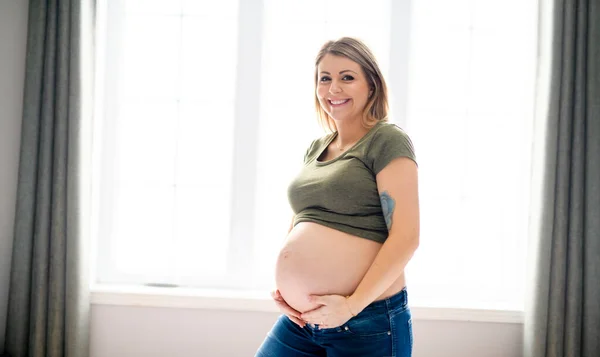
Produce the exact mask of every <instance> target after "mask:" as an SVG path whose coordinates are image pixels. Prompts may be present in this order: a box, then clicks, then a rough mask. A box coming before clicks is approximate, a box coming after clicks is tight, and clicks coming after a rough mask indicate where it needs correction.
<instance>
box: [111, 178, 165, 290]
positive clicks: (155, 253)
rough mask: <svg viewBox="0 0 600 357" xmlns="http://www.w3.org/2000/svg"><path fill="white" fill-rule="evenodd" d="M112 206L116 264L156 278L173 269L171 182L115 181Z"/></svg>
mask: <svg viewBox="0 0 600 357" xmlns="http://www.w3.org/2000/svg"><path fill="white" fill-rule="evenodd" d="M113 187H114V190H115V195H114V197H113V200H114V202H113V207H112V210H111V212H110V213H111V219H110V220H109V222H111V223H112V225H111V228H112V229H111V231H112V234H111V236H110V237H108V238H109V241H110V242H112V246H113V249H114V258H115V262H114V264H115V268H116V270H117V271H118V272H120V273H122V274H126V275H136V276H139V277H140V280H141V281H142V282H156V281H157V280H159V279H160V278H161V277H163V278H164V277H167V276H168V275H169V273H170V266H169V262H170V258H171V254H172V241H173V208H174V206H173V202H174V196H173V194H174V192H173V187H172V186H165V185H160V186H159V185H152V184H143V183H140V182H134V183H125V182H114V183H113Z"/></svg>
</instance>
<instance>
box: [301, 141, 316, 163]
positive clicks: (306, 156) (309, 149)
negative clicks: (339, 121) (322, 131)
mask: <svg viewBox="0 0 600 357" xmlns="http://www.w3.org/2000/svg"><path fill="white" fill-rule="evenodd" d="M316 141H317V140H313V141H312V142H311V143H310V146H309V147H308V148H307V149H306V153H304V164H306V163H307V162H308V161H309V159H310V157H311V154H312V152H313V148H314V146H315V142H316Z"/></svg>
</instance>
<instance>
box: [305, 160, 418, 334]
mask: <svg viewBox="0 0 600 357" xmlns="http://www.w3.org/2000/svg"><path fill="white" fill-rule="evenodd" d="M376 180H377V188H378V191H379V197H380V199H381V205H382V208H383V214H384V217H385V221H386V224H387V227H388V231H389V234H388V238H387V240H386V241H385V243H383V246H382V247H381V249H380V250H379V252H378V253H377V256H376V257H375V260H374V261H373V263H371V266H370V267H369V269H368V270H367V273H366V274H365V276H364V277H363V278H362V280H361V282H360V283H359V284H358V287H357V288H356V290H355V291H354V293H353V294H352V295H351V296H349V297H348V298H346V297H344V296H340V295H321V296H314V295H313V296H310V297H309V301H311V302H314V303H316V304H318V305H319V307H317V308H315V309H314V310H311V311H308V312H305V313H303V314H302V315H301V318H302V319H303V320H304V321H306V322H308V323H316V324H319V325H320V326H322V327H335V326H339V325H340V324H342V323H344V322H346V321H348V320H349V319H350V318H351V317H352V315H358V313H359V312H360V311H362V310H363V309H364V308H365V307H366V306H367V305H369V304H370V303H371V302H373V301H375V299H377V297H379V296H380V295H381V294H383V292H384V291H386V290H387V289H388V288H389V287H390V286H391V285H392V283H393V282H394V281H396V280H397V279H398V278H399V277H400V275H401V274H402V272H403V271H404V267H405V266H406V264H407V263H408V261H409V260H410V258H411V257H412V255H413V253H414V252H415V250H416V249H417V247H418V246H419V194H418V182H417V181H418V177H417V164H416V163H415V162H414V161H412V160H411V159H409V158H405V157H401V158H397V159H394V160H392V162H390V163H389V164H388V165H387V166H386V167H385V168H384V169H382V170H381V171H380V172H379V173H378V174H377V177H376Z"/></svg>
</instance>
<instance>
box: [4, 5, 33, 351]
mask: <svg viewBox="0 0 600 357" xmlns="http://www.w3.org/2000/svg"><path fill="white" fill-rule="evenodd" d="M27 4H28V2H27V1H26V0H0V354H1V353H2V352H3V350H4V332H5V329H6V308H7V304H8V282H9V279H10V256H11V252H12V237H13V222H14V216H15V197H16V195H17V167H18V160H19V143H20V132H21V109H22V98H23V80H24V77H25V43H26V38H27V9H28V7H27Z"/></svg>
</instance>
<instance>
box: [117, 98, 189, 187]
mask: <svg viewBox="0 0 600 357" xmlns="http://www.w3.org/2000/svg"><path fill="white" fill-rule="evenodd" d="M176 123H177V103H176V102H174V101H154V102H152V101H145V100H141V99H137V100H136V99H134V98H127V100H124V101H123V102H122V104H121V105H120V108H119V111H118V113H117V115H116V117H115V120H114V125H115V132H114V133H115V136H114V137H113V138H114V139H113V140H114V141H113V142H114V147H115V151H114V155H115V156H114V157H111V158H107V159H108V160H109V161H110V162H113V163H114V165H115V172H114V177H115V178H116V179H117V180H119V181H127V182H145V183H149V184H157V185H168V184H172V183H173V177H174V170H175V167H174V159H175V150H176V145H177V144H176V137H175V128H176Z"/></svg>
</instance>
